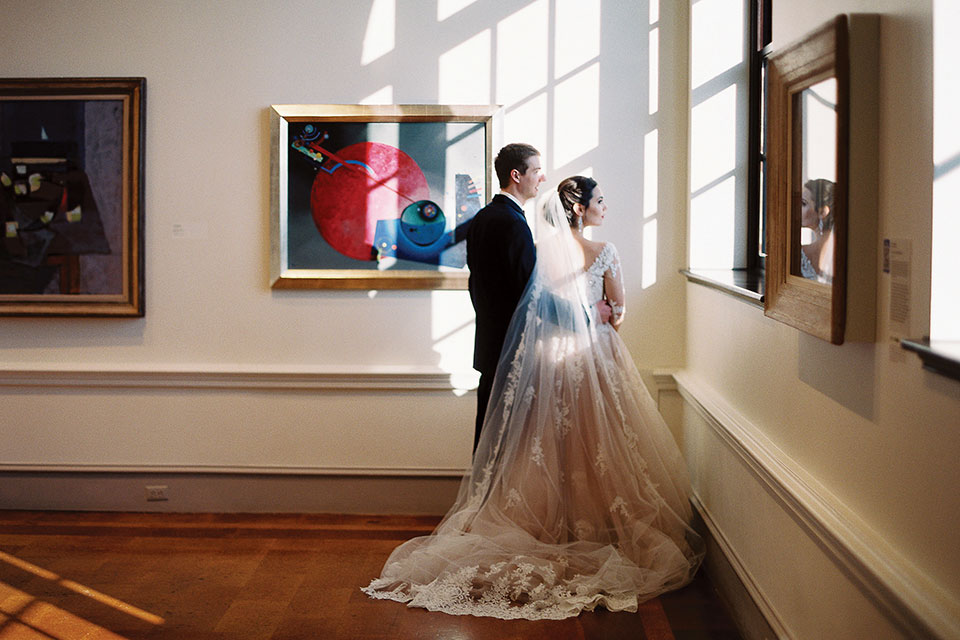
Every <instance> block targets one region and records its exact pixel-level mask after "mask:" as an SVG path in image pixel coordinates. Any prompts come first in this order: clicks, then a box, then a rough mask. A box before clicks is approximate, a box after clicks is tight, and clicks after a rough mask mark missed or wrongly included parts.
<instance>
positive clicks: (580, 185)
mask: <svg viewBox="0 0 960 640" xmlns="http://www.w3.org/2000/svg"><path fill="white" fill-rule="evenodd" d="M596 186H597V181H596V180H594V179H593V178H588V177H586V176H572V177H570V178H567V179H566V180H564V181H563V182H561V183H560V184H559V185H558V186H557V193H558V194H560V203H561V204H562V205H563V210H564V211H565V212H566V214H567V223H568V224H570V226H576V220H577V216H576V214H575V213H574V212H573V205H575V204H577V203H580V204H581V205H583V206H584V208H586V207H589V206H590V198H592V197H593V189H594V188H595V187H596Z"/></svg>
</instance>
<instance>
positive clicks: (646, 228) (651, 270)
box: [640, 218, 657, 289]
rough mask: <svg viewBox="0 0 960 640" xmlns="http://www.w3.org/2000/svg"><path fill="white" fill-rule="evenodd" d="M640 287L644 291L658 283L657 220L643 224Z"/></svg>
mask: <svg viewBox="0 0 960 640" xmlns="http://www.w3.org/2000/svg"><path fill="white" fill-rule="evenodd" d="M640 280H641V282H640V286H641V287H642V288H644V289H647V288H649V287H652V286H653V285H655V284H656V283H657V219H656V218H654V219H652V220H647V221H646V222H644V223H643V276H642V277H641V279H640Z"/></svg>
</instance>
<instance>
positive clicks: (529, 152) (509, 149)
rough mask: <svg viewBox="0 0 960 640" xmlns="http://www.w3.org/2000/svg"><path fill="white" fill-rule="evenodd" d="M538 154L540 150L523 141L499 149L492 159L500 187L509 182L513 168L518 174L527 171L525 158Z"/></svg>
mask: <svg viewBox="0 0 960 640" xmlns="http://www.w3.org/2000/svg"><path fill="white" fill-rule="evenodd" d="M539 155H540V152H539V151H537V149H536V148H535V147H533V146H532V145H529V144H526V143H523V142H514V143H512V144H508V145H507V146H505V147H504V148H503V149H500V153H498V154H497V158H496V160H494V161H493V168H494V169H495V170H496V172H497V179H498V180H499V181H500V187H501V188H503V187H505V186H507V185H508V184H510V172H511V171H513V170H514V169H516V170H517V171H519V172H520V175H523V174H525V173H526V172H527V158H532V157H533V156H539Z"/></svg>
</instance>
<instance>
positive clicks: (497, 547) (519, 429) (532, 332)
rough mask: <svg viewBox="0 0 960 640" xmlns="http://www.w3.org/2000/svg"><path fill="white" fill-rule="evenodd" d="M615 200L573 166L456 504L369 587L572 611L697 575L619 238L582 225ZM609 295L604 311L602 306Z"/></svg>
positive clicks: (616, 604)
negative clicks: (627, 311)
mask: <svg viewBox="0 0 960 640" xmlns="http://www.w3.org/2000/svg"><path fill="white" fill-rule="evenodd" d="M606 209H607V206H606V204H605V203H604V198H603V193H602V191H601V190H600V188H599V187H598V186H597V183H596V182H595V181H594V180H593V179H591V178H586V177H583V176H574V177H572V178H567V179H566V180H564V181H563V182H562V183H561V184H560V186H559V187H558V191H557V193H555V194H553V196H552V198H551V201H550V203H549V204H548V206H547V207H546V208H545V209H544V211H543V220H542V221H541V222H542V223H543V224H538V227H539V229H538V232H539V233H538V236H539V237H538V242H537V262H536V267H535V269H534V273H533V275H532V276H531V277H530V281H529V283H528V285H527V289H526V291H525V292H524V295H523V297H522V298H521V300H520V303H519V305H518V306H517V310H516V312H515V313H514V316H513V320H512V321H511V324H510V329H509V331H508V333H507V339H506V342H505V344H504V348H503V352H502V354H501V357H500V363H499V365H498V368H497V374H496V378H495V380H494V383H493V392H492V393H491V396H490V398H491V400H490V405H489V408H488V410H487V413H486V418H485V420H484V426H483V430H482V432H481V436H480V443H479V445H478V447H477V451H476V454H475V455H474V459H473V466H472V468H471V469H470V470H469V471H468V472H467V474H466V476H465V477H464V479H463V481H462V483H461V485H460V491H459V494H458V496H457V500H456V502H455V503H454V505H453V507H452V508H451V509H450V511H449V512H448V513H447V515H446V516H445V517H444V519H443V520H442V521H441V522H440V524H439V525H438V526H437V528H436V529H435V530H434V531H433V533H431V534H430V535H428V536H423V537H419V538H414V539H412V540H409V541H407V542H405V543H403V544H402V545H400V546H399V547H397V548H396V549H395V550H394V551H393V553H392V554H391V555H390V557H389V558H388V559H387V562H386V564H385V565H384V567H383V571H382V573H381V575H380V577H379V578H377V579H375V580H373V581H372V582H371V583H370V585H369V586H368V587H366V588H364V589H363V591H364V592H365V593H367V594H368V595H369V596H371V597H373V598H381V599H390V600H397V601H399V602H406V603H408V606H411V607H424V608H426V609H429V610H431V611H442V612H444V613H450V614H471V615H475V616H491V617H495V618H503V619H515V618H526V619H531V620H537V619H562V618H567V617H570V616H575V615H577V614H579V613H580V612H581V611H583V610H587V611H591V610H593V609H594V607H596V606H597V605H602V606H604V607H606V608H607V609H609V610H611V611H636V610H637V605H638V603H639V602H642V601H644V600H647V599H649V598H652V597H654V596H657V595H658V594H660V593H663V592H665V591H668V590H671V589H676V588H678V587H681V586H683V585H685V584H687V583H688V582H689V581H690V580H691V579H692V578H693V575H694V573H695V572H696V570H697V568H698V566H699V564H700V561H701V559H702V557H703V551H702V548H703V545H702V542H701V540H700V538H699V537H698V536H697V534H696V533H695V532H694V531H693V530H692V529H691V528H690V526H689V522H690V519H691V516H692V512H691V507H690V503H689V499H688V496H689V481H688V479H687V476H686V469H685V466H684V462H683V460H682V458H681V455H680V451H679V450H678V448H677V446H676V443H675V442H674V440H673V437H672V435H671V434H670V432H669V430H668V429H667V427H666V424H665V423H664V421H663V418H662V417H661V416H660V414H659V413H658V412H657V409H656V406H655V404H654V402H653V399H652V398H651V397H650V395H649V394H648V393H647V391H646V388H645V387H644V386H643V383H642V381H641V379H640V374H639V372H638V371H637V369H636V367H635V365H634V364H633V360H632V359H631V356H630V353H629V351H628V350H627V347H626V345H625V344H624V342H623V341H622V340H621V339H620V337H619V335H618V334H617V331H616V328H617V327H618V326H619V325H620V323H621V322H622V321H623V317H624V287H623V278H622V274H621V270H620V260H619V257H618V254H617V250H616V248H615V247H614V246H613V244H611V243H608V242H594V241H591V240H588V239H587V238H585V237H584V236H583V229H584V228H585V227H589V226H596V225H600V224H601V223H602V221H603V217H604V212H605V211H606ZM604 298H605V299H607V300H608V301H609V302H610V304H611V306H612V307H613V310H614V316H613V317H612V318H611V322H610V324H603V323H600V322H597V321H595V319H593V305H595V304H596V303H597V302H598V301H600V300H601V299H604Z"/></svg>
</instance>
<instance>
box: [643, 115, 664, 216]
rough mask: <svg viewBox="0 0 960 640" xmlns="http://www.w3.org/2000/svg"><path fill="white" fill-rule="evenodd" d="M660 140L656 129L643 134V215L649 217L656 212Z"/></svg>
mask: <svg viewBox="0 0 960 640" xmlns="http://www.w3.org/2000/svg"><path fill="white" fill-rule="evenodd" d="M659 150H660V140H659V134H658V132H657V129H654V130H653V131H651V132H649V133H647V135H645V136H643V217H644V218H649V217H650V216H652V215H654V214H655V213H656V212H657V198H658V196H659V193H658V191H657V180H658V179H659V173H660V171H659V166H658V164H657V159H658V157H659Z"/></svg>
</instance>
